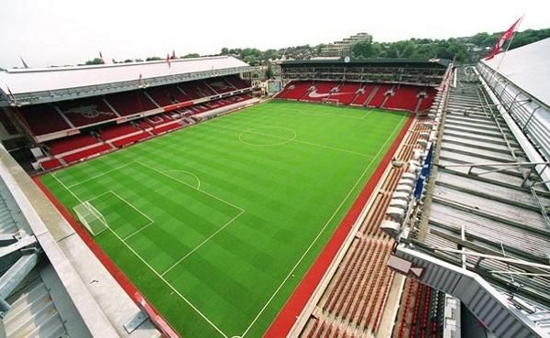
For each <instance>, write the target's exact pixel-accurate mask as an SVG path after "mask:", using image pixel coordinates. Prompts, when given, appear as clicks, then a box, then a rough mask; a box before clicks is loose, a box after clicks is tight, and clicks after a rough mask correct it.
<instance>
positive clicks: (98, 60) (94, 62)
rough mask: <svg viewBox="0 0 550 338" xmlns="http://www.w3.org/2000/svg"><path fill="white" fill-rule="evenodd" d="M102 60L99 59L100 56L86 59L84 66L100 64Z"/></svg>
mask: <svg viewBox="0 0 550 338" xmlns="http://www.w3.org/2000/svg"><path fill="white" fill-rule="evenodd" d="M103 63H104V62H103V60H101V59H100V58H95V59H93V60H88V61H86V63H85V64H86V66H89V65H102V64H103Z"/></svg>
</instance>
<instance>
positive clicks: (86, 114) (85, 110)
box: [56, 97, 117, 127]
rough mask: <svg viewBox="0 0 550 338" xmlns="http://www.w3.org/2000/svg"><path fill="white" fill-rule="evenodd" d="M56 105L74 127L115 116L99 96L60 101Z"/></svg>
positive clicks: (95, 122)
mask: <svg viewBox="0 0 550 338" xmlns="http://www.w3.org/2000/svg"><path fill="white" fill-rule="evenodd" d="M56 106H57V107H58V108H59V110H60V111H61V113H62V114H63V115H64V116H65V117H66V118H67V119H68V120H69V121H70V122H71V124H72V125H73V126H75V127H82V126H89V125H93V124H97V123H100V122H103V121H107V120H111V119H113V118H116V117H117V115H116V114H115V112H114V111H113V110H112V109H111V108H110V107H109V106H108V105H107V104H106V103H105V101H103V99H102V98H101V97H91V98H85V99H79V100H74V101H61V102H59V103H57V104H56Z"/></svg>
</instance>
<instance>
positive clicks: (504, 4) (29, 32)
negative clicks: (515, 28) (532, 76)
mask: <svg viewBox="0 0 550 338" xmlns="http://www.w3.org/2000/svg"><path fill="white" fill-rule="evenodd" d="M549 13H550V4H549V3H548V0H521V1H513V2H512V1H503V0H500V1H496V0H490V1H484V0H461V1H456V2H451V1H443V0H439V1H435V0H434V1H432V0H428V1H425V0H416V1H415V0H390V1H388V0H379V1H369V0H335V1H324V0H318V1H311V0H308V1H300V0H278V1H253V0H245V1H227V0H226V1H223V0H222V1H212V0H191V1H185V0H180V1H177V0H163V1H139V0H137V1H126V0H124V1H123V0H92V1H79V0H51V1H49V0H0V48H1V52H0V67H3V68H11V67H14V66H21V62H20V60H19V56H21V57H23V58H24V59H25V61H26V62H27V64H29V66H30V67H44V66H49V65H64V64H77V63H83V62H85V61H86V60H90V59H93V58H95V57H97V56H98V54H99V51H101V52H102V53H103V57H104V59H105V60H106V61H108V62H110V60H111V59H113V58H114V59H116V60H124V59H127V58H131V59H133V58H143V59H144V58H146V57H147V56H160V57H165V56H166V54H167V53H168V52H170V53H171V51H172V50H173V49H174V50H175V51H176V54H177V55H178V56H181V55H185V54H188V53H199V54H214V53H219V51H220V50H221V48H222V47H229V48H234V47H256V48H260V49H267V48H282V47H287V46H295V45H303V44H310V45H316V44H319V43H328V42H332V41H335V40H339V39H341V38H344V37H346V36H349V35H352V34H354V33H357V32H367V33H370V34H372V35H373V36H374V40H375V41H381V42H382V41H383V42H389V41H397V40H403V39H409V38H412V37H416V38H448V37H458V36H468V35H473V34H475V33H478V32H489V33H492V32H496V31H504V30H506V29H507V28H508V27H509V26H510V25H511V24H512V23H513V22H514V21H515V20H516V19H517V18H518V17H520V16H521V15H523V14H525V19H524V20H523V23H522V24H521V27H520V29H519V30H520V31H522V30H525V29H527V28H533V29H540V28H550V14H549Z"/></svg>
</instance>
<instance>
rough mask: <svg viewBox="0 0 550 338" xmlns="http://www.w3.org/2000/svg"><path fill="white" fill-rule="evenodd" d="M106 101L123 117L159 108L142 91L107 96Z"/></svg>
mask: <svg viewBox="0 0 550 338" xmlns="http://www.w3.org/2000/svg"><path fill="white" fill-rule="evenodd" d="M105 101H107V102H108V103H109V104H110V105H111V106H112V107H113V108H114V109H115V111H116V112H117V113H118V114H120V115H121V116H124V115H132V114H136V113H140V112H144V111H147V110H151V109H155V108H158V107H157V105H156V104H155V103H154V102H153V101H152V100H151V99H150V97H149V96H147V95H146V94H145V93H144V92H143V91H142V90H134V91H129V92H122V93H116V94H112V95H107V96H106V97H105Z"/></svg>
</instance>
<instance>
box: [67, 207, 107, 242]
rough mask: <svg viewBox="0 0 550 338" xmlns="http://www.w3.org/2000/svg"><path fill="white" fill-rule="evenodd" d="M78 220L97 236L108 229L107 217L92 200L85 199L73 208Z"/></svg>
mask: <svg viewBox="0 0 550 338" xmlns="http://www.w3.org/2000/svg"><path fill="white" fill-rule="evenodd" d="M73 210H74V212H75V214H76V216H77V217H78V221H79V222H80V223H81V224H82V225H84V226H85V227H86V229H88V231H89V232H90V233H91V234H92V235H93V236H97V235H99V234H100V233H102V232H103V231H105V230H106V229H107V221H106V220H105V217H103V215H102V214H101V212H99V210H97V209H96V208H95V207H94V206H93V205H92V204H91V203H90V202H88V201H84V202H82V203H80V204H79V205H77V206H75V207H74V208H73Z"/></svg>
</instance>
